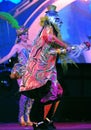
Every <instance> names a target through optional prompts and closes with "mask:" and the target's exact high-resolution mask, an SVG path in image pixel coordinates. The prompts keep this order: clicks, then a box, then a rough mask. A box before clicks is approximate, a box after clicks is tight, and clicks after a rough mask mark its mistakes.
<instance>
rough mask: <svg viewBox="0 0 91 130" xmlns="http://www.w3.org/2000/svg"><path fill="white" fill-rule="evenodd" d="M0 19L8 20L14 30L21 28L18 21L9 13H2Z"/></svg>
mask: <svg viewBox="0 0 91 130" xmlns="http://www.w3.org/2000/svg"><path fill="white" fill-rule="evenodd" d="M0 18H1V19H3V20H6V21H7V22H8V23H9V24H11V26H12V27H13V28H15V29H19V28H20V26H19V23H18V21H17V20H16V19H15V18H14V17H13V16H12V15H11V14H9V13H7V12H0Z"/></svg>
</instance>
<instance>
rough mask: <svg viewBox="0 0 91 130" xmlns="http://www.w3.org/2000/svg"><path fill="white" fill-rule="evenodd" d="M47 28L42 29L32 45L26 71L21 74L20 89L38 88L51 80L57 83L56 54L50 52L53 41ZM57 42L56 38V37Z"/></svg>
mask: <svg viewBox="0 0 91 130" xmlns="http://www.w3.org/2000/svg"><path fill="white" fill-rule="evenodd" d="M49 33H50V30H48V28H47V29H46V30H45V29H44V30H43V32H42V34H41V36H40V37H39V39H38V40H37V42H36V44H35V45H34V46H33V48H32V51H31V54H30V58H29V60H28V63H27V67H26V72H25V74H24V76H23V78H22V79H23V85H24V86H25V87H20V91H26V90H32V89H36V88H40V87H42V86H43V85H45V84H46V83H47V81H48V80H51V81H53V82H55V83H57V82H58V81H57V77H56V75H57V72H56V67H55V63H56V57H57V54H56V53H55V54H50V51H52V50H54V48H53V47H52V46H51V42H53V41H54V39H53V37H52V35H48V34H49ZM57 42H58V39H57Z"/></svg>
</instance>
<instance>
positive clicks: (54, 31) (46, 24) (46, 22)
mask: <svg viewBox="0 0 91 130" xmlns="http://www.w3.org/2000/svg"><path fill="white" fill-rule="evenodd" d="M48 25H51V26H52V28H53V33H54V35H55V36H57V35H58V32H57V31H56V29H55V27H54V25H53V24H52V23H51V22H49V21H48V20H46V21H45V23H44V27H45V26H48Z"/></svg>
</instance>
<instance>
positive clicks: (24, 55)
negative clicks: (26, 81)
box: [11, 48, 29, 78]
mask: <svg viewBox="0 0 91 130" xmlns="http://www.w3.org/2000/svg"><path fill="white" fill-rule="evenodd" d="M28 58H29V51H28V49H26V48H24V49H22V50H21V52H20V53H19V54H18V62H19V63H16V64H14V67H13V68H12V71H11V74H12V73H13V74H16V73H17V74H18V77H19V78H21V77H22V75H23V74H24V73H25V67H26V63H27V60H28ZM18 77H17V78H18Z"/></svg>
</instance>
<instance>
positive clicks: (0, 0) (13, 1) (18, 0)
mask: <svg viewBox="0 0 91 130" xmlns="http://www.w3.org/2000/svg"><path fill="white" fill-rule="evenodd" d="M3 1H4V0H0V2H3ZM5 1H10V2H12V3H14V4H18V3H20V2H21V0H5Z"/></svg>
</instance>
